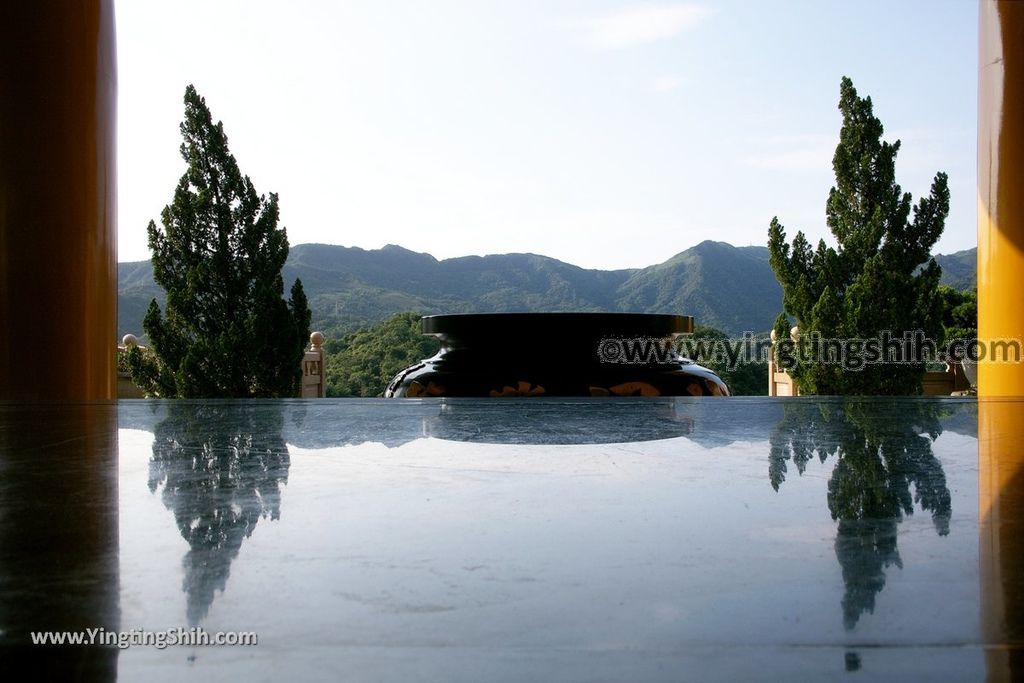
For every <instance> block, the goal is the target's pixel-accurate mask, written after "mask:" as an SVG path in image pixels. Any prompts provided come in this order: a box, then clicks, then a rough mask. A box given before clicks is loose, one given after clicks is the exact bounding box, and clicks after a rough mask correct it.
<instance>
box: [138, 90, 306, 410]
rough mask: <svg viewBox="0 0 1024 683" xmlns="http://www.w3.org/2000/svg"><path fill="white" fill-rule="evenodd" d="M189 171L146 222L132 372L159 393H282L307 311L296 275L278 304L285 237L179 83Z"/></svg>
mask: <svg viewBox="0 0 1024 683" xmlns="http://www.w3.org/2000/svg"><path fill="white" fill-rule="evenodd" d="M181 133H182V136H183V138H184V142H183V143H182V145H181V156H182V157H183V158H184V159H185V162H186V163H187V164H188V170H187V171H186V173H185V175H183V176H182V177H181V180H180V181H179V182H178V186H177V188H176V189H175V191H174V200H173V202H172V203H171V204H170V205H169V206H166V207H164V210H163V212H162V213H161V223H162V224H163V227H162V228H158V227H157V226H156V224H155V223H154V222H153V221H150V223H149V227H148V233H149V247H150V250H151V251H152V252H153V259H152V260H153V278H154V280H155V281H156V282H157V284H159V285H160V286H161V287H163V288H164V290H165V291H166V292H167V303H166V310H165V311H163V312H161V310H160V307H159V306H158V305H157V302H156V300H155V299H154V300H153V301H152V302H151V303H150V305H149V310H148V312H147V313H146V317H145V320H144V321H143V328H144V329H145V331H146V335H147V336H148V337H149V343H150V349H151V351H152V353H142V352H140V351H138V350H137V349H136V350H134V351H132V352H130V353H129V365H130V367H131V371H132V378H133V379H134V380H135V382H136V383H137V384H139V386H141V387H142V388H143V389H145V390H146V391H147V392H148V393H150V394H152V395H155V396H161V397H183V398H185V397H189V398H191V397H206V398H237V397H290V396H296V395H297V394H298V387H299V381H300V378H301V364H302V355H303V350H304V347H305V343H306V339H307V338H308V336H309V323H310V311H309V306H308V303H307V301H306V295H305V293H304V292H303V289H302V283H301V282H300V281H299V280H296V281H295V284H294V285H293V286H292V289H291V298H290V300H288V301H285V300H284V298H283V296H284V281H283V279H282V276H281V269H282V267H283V266H284V263H285V259H286V258H287V257H288V237H287V235H286V233H285V230H284V228H278V227H277V222H278V205H277V195H276V194H274V193H271V194H270V195H269V197H266V196H263V195H257V194H256V190H255V188H254V187H253V184H252V181H250V180H249V177H248V176H243V175H242V174H241V172H240V171H239V169H238V163H237V162H236V161H235V158H234V156H232V155H231V153H230V152H229V151H228V139H227V136H226V135H225V134H224V124H223V123H222V122H219V121H218V122H217V123H216V124H214V123H213V119H212V117H211V115H210V110H209V109H208V108H207V106H206V101H205V100H204V99H203V98H202V97H200V96H199V94H198V93H197V92H196V89H195V88H194V87H193V86H191V85H189V86H188V87H187V88H186V89H185V120H184V122H183V123H182V124H181Z"/></svg>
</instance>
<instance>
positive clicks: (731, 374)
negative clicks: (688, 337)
mask: <svg viewBox="0 0 1024 683" xmlns="http://www.w3.org/2000/svg"><path fill="white" fill-rule="evenodd" d="M693 340H694V342H699V341H701V340H703V341H705V342H720V343H721V344H723V345H724V344H727V343H728V344H736V341H735V340H732V341H730V339H729V335H727V334H726V333H725V332H723V331H722V330H719V329H716V328H714V327H707V326H705V325H696V326H695V327H694V329H693ZM695 347H696V349H697V353H696V354H694V356H695V357H694V358H693V360H694V361H695V362H697V363H699V364H700V365H703V366H704V367H706V368H707V369H708V370H711V371H712V372H714V373H715V374H717V375H718V376H719V377H721V378H722V380H723V381H725V383H726V384H727V385H728V386H729V393H730V394H731V395H733V396H765V395H767V394H768V364H767V363H764V362H761V361H751V362H742V359H743V358H744V357H746V358H753V357H754V354H753V352H751V353H749V354H746V355H745V356H744V355H741V356H740V358H741V362H739V363H737V364H735V365H731V364H730V363H729V360H728V359H727V358H722V357H720V356H715V355H712V354H711V353H709V351H710V349H711V347H709V346H707V345H705V346H703V347H702V346H701V345H700V344H695ZM719 348H722V347H721V346H720V347H719Z"/></svg>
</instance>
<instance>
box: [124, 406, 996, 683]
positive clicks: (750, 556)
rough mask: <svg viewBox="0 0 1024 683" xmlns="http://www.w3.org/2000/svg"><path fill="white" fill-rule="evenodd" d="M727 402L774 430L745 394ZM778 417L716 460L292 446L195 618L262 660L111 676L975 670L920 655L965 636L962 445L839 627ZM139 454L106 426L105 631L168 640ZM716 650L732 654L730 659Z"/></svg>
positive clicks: (973, 453)
mask: <svg viewBox="0 0 1024 683" xmlns="http://www.w3.org/2000/svg"><path fill="white" fill-rule="evenodd" d="M776 405H778V404H776ZM960 405H961V406H962V405H965V404H960ZM701 408H702V410H703V409H704V405H703V404H702V405H701ZM733 408H734V407H731V408H730V411H727V412H726V413H725V414H722V413H718V412H715V413H705V414H702V415H696V414H693V415H691V416H692V417H694V418H695V426H694V433H695V434H696V433H698V432H699V431H702V427H709V426H712V425H714V427H715V428H716V430H717V431H719V432H721V431H728V427H729V423H730V422H731V421H734V420H735V418H736V414H734V412H733ZM746 410H747V411H754V412H758V411H760V412H761V413H762V415H761V416H762V417H764V413H768V412H770V413H771V414H772V415H773V416H774V415H775V414H776V409H775V407H774V406H769V405H766V404H758V403H757V402H753V405H750V406H747V407H746ZM957 410H959V408H955V409H954V411H953V412H954V413H955V412H956V411H957ZM684 412H685V411H684ZM306 417H307V420H308V418H309V416H308V415H307V416H306ZM778 417H781V412H779V413H778ZM284 422H285V425H286V427H285V430H286V432H287V431H288V427H287V424H288V418H287V417H286V418H285V420H284ZM762 422H763V424H762ZM776 423H777V419H776V420H774V421H773V420H761V421H758V420H756V419H754V420H751V421H750V422H749V423H747V424H745V425H740V426H737V427H736V429H735V431H736V432H737V436H738V437H740V438H739V440H736V441H732V442H729V443H724V445H714V446H712V447H706V445H701V444H700V443H697V442H695V440H694V438H692V437H691V436H686V437H676V438H671V439H661V440H654V441H646V442H638V443H625V444H623V443H618V444H616V443H599V444H572V445H537V444H533V445H528V444H527V445H524V444H481V443H470V442H464V441H448V440H442V439H437V438H420V439H414V440H411V441H408V442H406V443H403V444H401V445H398V446H393V447H388V446H385V445H383V444H381V443H375V442H364V443H358V444H350V445H343V446H336V447H332V448H319V449H310V448H302V447H297V446H295V445H292V444H290V443H289V445H288V453H289V456H290V467H289V470H288V473H287V485H285V486H283V487H282V492H281V503H280V510H281V516H280V519H279V520H271V519H269V518H263V519H260V520H259V522H258V524H257V525H256V526H255V528H254V530H253V531H252V534H251V536H250V537H248V538H246V539H244V541H243V542H242V544H241V548H240V550H239V552H238V555H237V557H235V558H234V559H233V561H231V563H230V575H229V577H228V579H227V582H226V585H225V589H224V590H223V591H217V592H215V595H214V598H213V601H212V605H211V606H210V608H209V612H208V614H207V615H206V618H205V619H204V620H203V621H202V622H201V625H202V626H203V628H205V629H206V630H207V631H217V630H253V631H257V632H258V633H259V634H260V646H259V648H258V654H259V655H261V656H260V657H259V659H258V660H252V661H251V662H250V664H246V662H249V661H250V657H251V656H252V653H249V652H247V651H246V649H245V648H225V649H201V650H198V651H191V650H190V651H186V649H184V648H182V649H178V650H167V651H164V652H163V653H160V652H157V651H155V650H151V649H147V648H134V649H131V650H128V651H125V652H122V653H121V655H120V660H119V668H120V671H121V672H122V674H132V673H134V674H140V675H141V674H143V673H144V674H145V675H147V676H149V675H154V676H156V678H158V679H161V678H166V679H171V678H174V677H175V673H176V671H177V668H176V667H178V666H179V665H181V664H184V663H185V660H186V658H187V657H188V656H190V655H191V654H195V655H196V656H197V659H196V660H195V662H193V663H190V664H188V666H189V667H190V668H192V667H194V668H195V671H196V673H199V672H200V671H201V670H203V669H204V668H205V669H207V671H208V672H209V673H210V674H211V675H220V674H230V675H231V677H232V678H242V677H243V676H244V675H256V676H257V677H261V678H265V677H277V676H282V677H283V676H291V675H294V674H295V673H296V672H305V673H310V672H314V671H316V670H317V669H318V667H319V666H321V665H326V663H327V662H335V663H336V662H338V661H342V662H346V661H348V662H351V663H352V666H353V667H355V670H358V668H359V667H360V666H365V667H368V669H367V671H370V672H372V675H371V674H367V678H373V679H374V680H377V679H379V678H381V676H379V674H381V673H382V672H383V673H385V674H386V673H387V672H392V673H393V674H394V679H395V680H399V679H400V678H402V677H403V676H405V675H407V674H408V675H410V676H412V675H414V673H415V672H416V671H417V670H418V671H420V673H421V674H422V673H425V674H427V675H428V676H433V677H435V678H437V679H444V678H446V677H448V676H451V675H455V674H456V673H458V674H459V675H462V676H466V672H467V671H475V672H476V673H477V674H479V675H481V676H487V677H490V678H491V679H495V678H496V679H498V680H505V679H507V680H515V679H518V678H519V677H520V676H519V675H518V674H522V673H523V672H524V671H529V666H530V665H529V664H523V665H522V667H520V668H518V669H516V668H509V667H510V666H511V665H510V664H509V663H508V662H505V664H504V665H503V664H502V663H501V662H502V661H503V658H505V657H507V656H513V655H514V653H517V652H518V653H520V654H522V655H523V656H525V657H526V659H527V660H529V661H530V662H533V664H534V665H537V666H540V664H539V662H543V663H545V664H544V667H542V670H543V669H544V668H547V669H548V670H549V671H550V670H559V671H563V672H566V673H572V675H571V676H569V678H577V677H578V678H584V679H585V678H586V676H584V675H582V674H584V673H585V672H586V670H587V668H586V666H582V667H581V665H580V661H581V660H580V658H579V654H580V652H584V653H589V654H588V655H587V656H586V657H584V658H583V659H588V658H591V659H593V661H594V662H595V664H594V666H597V664H596V662H603V664H602V665H601V666H602V667H603V668H600V669H597V670H600V671H607V672H611V671H614V670H615V666H620V665H621V666H627V663H628V662H632V664H633V666H632V667H630V666H627V668H626V671H640V670H641V669H642V668H643V667H648V666H654V664H655V663H659V662H660V663H661V664H666V665H671V666H670V668H669V669H667V670H666V671H668V670H671V669H673V668H674V669H676V670H678V668H677V666H679V665H681V664H683V663H685V662H686V661H689V660H690V659H692V658H695V657H696V658H697V661H699V662H702V664H700V665H699V666H698V669H699V670H704V671H706V672H707V673H709V675H710V674H718V675H723V676H725V675H726V674H727V673H728V672H729V671H730V666H731V665H730V664H729V660H730V658H731V657H734V656H742V657H743V658H744V659H745V660H746V659H750V661H751V662H753V661H756V660H757V658H758V657H761V656H765V657H768V660H770V664H768V663H766V666H770V667H771V668H772V670H773V671H775V672H776V674H777V673H778V672H779V671H786V670H787V668H788V667H791V666H792V667H796V668H794V669H793V670H794V671H797V670H799V667H800V666H804V665H807V666H811V668H812V670H819V671H822V672H825V673H827V672H829V671H832V669H833V667H837V668H835V675H837V676H838V675H840V674H842V673H843V662H844V659H843V657H844V653H846V652H847V651H848V650H850V649H851V648H852V649H857V648H858V647H861V646H868V645H878V644H885V645H905V646H925V647H927V653H928V654H927V655H926V657H927V663H926V668H927V669H928V670H932V667H935V669H934V673H935V675H937V676H938V677H939V678H938V679H939V680H941V679H942V678H950V679H955V678H967V679H970V678H975V679H976V678H979V677H980V676H981V673H980V668H981V667H982V666H983V661H982V655H981V653H980V650H979V651H977V652H974V651H970V650H967V651H965V650H963V649H962V648H950V649H945V648H935V647H934V646H937V645H954V646H959V645H963V644H976V643H977V642H978V641H979V638H980V636H979V625H978V603H979V595H978V593H979V589H978V579H977V572H978V531H977V511H978V499H977V445H976V440H975V439H974V438H972V437H970V436H963V435H961V434H957V433H953V432H951V431H947V432H944V433H943V434H942V435H940V436H939V437H938V438H937V440H936V441H935V442H934V443H933V445H932V452H933V454H934V456H935V458H937V460H938V461H939V462H940V463H941V465H942V468H943V470H944V472H945V477H946V484H947V486H948V489H949V491H950V494H951V507H952V516H951V519H950V525H949V527H950V531H949V534H948V535H946V536H940V535H939V534H938V533H936V530H935V526H934V525H933V523H932V519H931V515H930V514H929V513H928V512H923V511H921V509H920V506H919V505H916V504H915V508H914V513H913V514H912V515H910V516H908V517H906V518H905V519H904V520H903V521H902V522H900V523H899V524H898V525H897V530H898V531H897V533H898V538H897V545H898V553H899V557H900V558H901V560H902V569H899V568H897V567H896V566H889V567H887V568H885V570H884V580H885V583H884V588H882V589H881V591H880V592H879V593H878V594H877V596H876V601H875V607H874V611H873V613H865V614H863V615H862V616H861V617H860V619H859V621H858V622H857V623H856V626H855V627H854V628H852V629H846V628H844V624H843V609H842V606H841V600H842V599H843V594H844V577H843V572H842V568H841V566H840V564H839V562H838V561H837V553H836V534H837V527H838V522H836V521H834V520H833V519H832V517H831V514H830V512H829V508H828V505H827V496H828V482H829V478H830V476H831V474H832V469H833V466H834V464H835V456H832V457H830V458H828V459H826V460H825V462H824V463H822V462H821V461H820V460H818V459H817V458H815V459H812V460H811V461H810V462H808V463H807V466H806V470H805V472H804V474H803V475H802V476H801V475H798V474H797V472H796V468H795V467H793V466H791V467H790V470H789V474H788V475H787V478H786V481H785V483H784V484H783V485H782V487H781V488H780V490H779V492H776V491H774V490H773V489H772V486H771V483H770V480H769V476H768V467H769V457H768V454H769V449H770V445H769V441H768V438H767V437H768V432H769V431H770V429H771V428H772V427H773V426H774V424H776ZM122 424H124V421H123V420H122ZM316 424H318V423H317V422H316V421H311V422H306V428H307V429H316ZM755 426H756V427H757V428H753V427H755ZM766 427H767V428H766ZM754 433H760V435H761V436H760V438H759V439H757V438H751V437H752V434H754ZM720 441H725V442H727V441H728V439H722V440H720ZM152 443H153V437H152V434H151V433H148V432H145V431H138V430H133V429H122V430H121V431H120V469H121V482H120V493H119V495H120V500H121V510H122V514H121V522H120V524H121V529H120V533H121V545H120V553H121V596H122V602H121V608H122V617H121V619H122V628H124V629H129V628H152V629H156V628H168V627H179V626H182V627H184V626H186V625H187V624H186V598H185V595H184V593H183V592H182V581H183V577H184V574H183V570H182V561H183V557H184V556H185V554H186V553H187V552H188V550H189V546H188V544H187V543H186V542H185V541H184V540H183V538H182V535H181V534H180V533H179V530H178V528H177V526H176V524H175V520H174V516H173V515H172V514H171V513H170V512H169V511H168V509H167V508H166V507H165V505H164V502H163V501H162V500H161V495H160V491H159V490H158V491H157V492H156V494H153V493H150V491H149V489H148V488H147V476H148V473H149V460H150V458H151V457H152ZM911 493H913V489H911ZM791 646H799V648H798V650H799V651H800V653H801V654H800V655H799V657H800V658H802V659H801V660H799V661H798V660H797V659H795V658H793V657H791V654H792V653H793V652H795V651H794V650H793V649H792V647H791ZM735 648H742V649H743V652H742V653H739V652H735V653H733V654H729V652H732V651H733V650H734V649H735ZM750 648H753V651H751V650H750ZM776 648H779V651H778V652H776V653H775V654H770V653H772V652H773V649H776ZM271 652H272V653H273V654H274V656H273V657H270V658H268V657H266V655H268V654H269V653H271ZM752 652H753V654H752ZM857 652H858V655H857V656H858V657H859V658H860V662H861V667H862V669H864V670H870V669H872V668H875V667H883V668H885V670H887V671H891V672H898V671H899V670H900V666H902V665H903V664H906V663H907V662H908V661H909V660H908V657H909V658H912V659H913V660H919V659H920V661H918V667H917V668H911V669H908V672H909V671H917V673H918V675H919V674H920V673H921V670H920V665H921V663H922V662H924V661H925V660H924V659H923V658H924V657H925V655H923V654H921V655H914V654H910V655H906V656H903V657H900V656H895V654H894V653H898V652H899V650H895V651H893V650H887V649H885V648H882V649H878V648H868V649H863V647H861V649H857ZM911 652H913V651H911ZM920 652H925V651H924V650H922V651H920ZM488 653H489V654H488ZM510 653H513V655H510ZM780 653H781V654H780ZM785 653H789V654H785ZM783 654H785V656H782V655H783ZM819 658H820V660H821V661H820V663H819V664H818V665H815V664H814V662H815V661H817V660H818V659H819ZM606 660H607V661H606ZM791 660H792V661H791ZM257 661H258V664H257V663H256V662H257ZM455 661H458V662H461V663H462V665H468V666H469V668H466V666H456V665H455V664H453V662H455ZM641 661H643V662H644V664H642V665H641V664H640V662H641ZM800 661H802V662H803V664H800ZM714 662H717V664H716V665H710V664H709V663H714ZM787 662H788V663H787ZM659 665H660V664H659ZM798 665H799V666H798ZM588 666H589V665H588ZM207 667H209V668H207ZM637 667H640V668H637ZM742 671H746V672H747V673H748V674H749V673H750V671H751V669H747V668H746V665H745V666H744V667H743V669H742V670H741V672H739V673H738V674H737V675H740V676H741V677H742V675H743V674H742ZM513 672H515V673H516V675H512V674H513ZM734 673H735V672H734ZM908 675H909V673H908ZM132 677H134V675H133V676H132ZM300 677H304V676H300ZM713 677H714V676H712V678H713ZM356 678H357V679H358V676H357V677H356ZM383 678H384V679H385V680H388V679H389V678H388V676H387V675H384V676H383ZM470 679H471V678H470V677H468V676H467V677H466V680H470Z"/></svg>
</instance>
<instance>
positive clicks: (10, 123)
mask: <svg viewBox="0 0 1024 683" xmlns="http://www.w3.org/2000/svg"><path fill="white" fill-rule="evenodd" d="M115 60H116V51H115V39H114V8H113V0H82V1H81V2H21V1H16V2H0V400H12V399H13V400H32V399H53V400H96V399H111V398H114V397H115V395H116V393H115V392H116V376H115V367H114V349H115V345H116V343H117V340H116V334H117V327H116V326H117V315H116V311H117V234H116V230H117V221H116V210H117V204H116V187H115V178H116V176H115V170H116V167H115V161H116V160H115V146H114V144H115V137H114V135H115V115H116V104H117V102H116V89H117V80H116V64H115Z"/></svg>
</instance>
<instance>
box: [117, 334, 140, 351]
mask: <svg viewBox="0 0 1024 683" xmlns="http://www.w3.org/2000/svg"><path fill="white" fill-rule="evenodd" d="M138 345H139V338H138V337H136V336H135V335H134V334H126V335H124V336H123V337H121V346H123V347H125V348H126V349H130V348H131V347H133V346H138Z"/></svg>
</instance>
